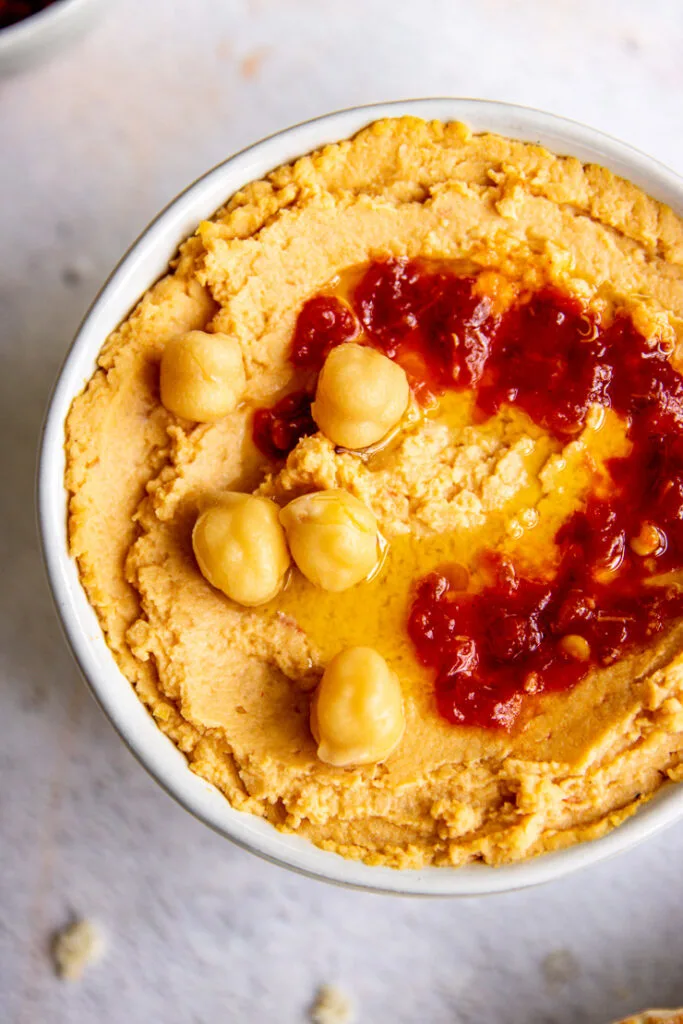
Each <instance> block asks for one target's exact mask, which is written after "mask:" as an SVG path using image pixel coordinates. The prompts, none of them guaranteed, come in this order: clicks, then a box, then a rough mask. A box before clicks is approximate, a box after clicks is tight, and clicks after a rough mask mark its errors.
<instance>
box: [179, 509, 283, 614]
mask: <svg viewBox="0 0 683 1024" xmlns="http://www.w3.org/2000/svg"><path fill="white" fill-rule="evenodd" d="M279 511H280V510H279V508H278V506H277V505H276V504H275V502H274V501H270V500H269V499H268V498H260V497H257V496H255V495H253V494H237V493H236V492H228V493H227V494H224V495H223V496H222V497H221V499H220V501H219V502H217V503H216V504H215V505H212V506H211V507H210V508H207V509H206V511H204V512H202V513H201V515H200V516H199V518H198V519H197V522H196V523H195V527H194V530H193V531H192V546H193V548H194V553H195V558H196V559H197V564H198V565H199V568H200V570H201V572H202V575H203V576H205V577H206V579H207V580H208V581H209V583H211V584H212V586H214V587H217V588H218V590H222V591H223V593H224V594H225V595H226V596H227V597H229V598H231V599H232V600H233V601H237V603H238V604H244V605H248V606H250V605H257V604H265V602H266V601H270V600H271V598H273V597H275V595H276V594H277V593H278V592H279V591H280V590H281V589H282V586H283V583H284V580H285V575H286V573H287V570H288V568H289V565H290V557H289V551H288V550H287V542H286V540H285V533H284V530H283V529H282V527H281V526H280V521H279V519H278V513H279Z"/></svg>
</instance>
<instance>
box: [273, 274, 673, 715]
mask: <svg viewBox="0 0 683 1024" xmlns="http://www.w3.org/2000/svg"><path fill="white" fill-rule="evenodd" d="M474 284H475V280H474V278H471V277H462V276H457V275H456V274H455V273H450V272H447V271H434V270H432V269H429V268H428V267H426V266H423V265H421V264H420V263H419V262H409V261H405V260H390V261H386V262H377V263H374V264H372V265H371V266H370V267H369V269H368V270H367V271H366V273H365V275H364V276H363V277H362V279H361V280H360V282H359V283H358V284H357V286H356V288H355V290H354V292H353V294H352V296H351V299H350V305H347V304H346V303H345V302H343V301H342V300H341V299H338V298H335V297H334V296H319V297H316V298H314V299H311V300H310V301H309V302H307V303H306V304H305V305H304V307H303V309H302V311H301V313H300V315H299V319H298V322H297V326H296V330H295V334H294V340H293V346H292V354H291V359H292V362H293V363H294V364H295V365H296V366H299V367H303V368H305V369H309V370H315V371H317V370H319V369H320V366H321V365H322V363H323V360H324V358H325V356H326V355H327V353H328V352H329V351H330V349H331V348H333V347H334V345H337V344H339V343H340V342H342V341H346V340H348V339H349V338H352V337H354V336H355V335H356V334H358V333H359V331H361V330H362V331H363V332H364V335H365V340H367V341H368V342H369V343H370V344H372V345H373V346H375V347H376V348H378V349H380V350H381V351H382V352H384V353H386V355H388V356H390V357H391V358H392V359H395V360H396V361H397V362H398V363H400V364H401V365H402V366H403V367H404V368H405V370H406V372H407V374H408V376H409V378H410V380H411V384H412V386H413V389H414V391H415V393H416V395H417V396H418V398H424V397H426V396H428V395H431V394H439V393H443V392H444V391H445V390H446V389H452V388H455V389H473V390H474V391H475V392H476V403H477V409H478V410H479V412H480V414H481V415H482V417H483V418H485V417H487V416H490V415H491V414H493V413H494V412H495V411H496V410H497V409H498V408H499V407H500V406H501V405H502V404H503V403H508V404H512V405H518V406H520V407H521V408H522V409H524V410H525V411H526V412H527V413H528V415H529V416H530V417H531V418H532V419H533V420H534V421H535V422H536V423H537V424H539V425H540V426H542V427H544V428H545V429H546V430H548V431H549V432H550V433H552V434H553V435H555V436H556V437H558V438H560V439H562V440H563V441H567V440H569V439H571V438H572V437H574V436H576V435H577V434H578V432H579V431H580V430H581V429H582V427H583V425H584V423H585V420H586V416H587V413H588V410H589V408H590V406H591V405H593V404H595V403H599V404H601V405H603V406H609V407H611V408H612V409H614V410H615V411H616V412H617V413H619V414H620V415H621V416H623V417H624V418H625V419H626V421H627V423H628V425H629V426H628V436H629V439H630V441H631V442H632V450H631V453H630V454H629V456H628V457H627V458H622V459H612V460H611V461H610V462H609V464H608V469H609V473H610V476H611V479H612V487H611V489H610V493H609V496H608V497H598V496H597V495H593V496H591V497H589V498H588V500H587V502H586V505H585V508H584V509H583V510H581V511H579V512H577V513H575V514H574V515H573V516H572V517H571V519H570V520H569V521H568V522H567V523H565V524H564V525H563V526H562V527H561V529H560V530H559V531H558V533H557V535H556V542H557V544H558V545H559V549H560V564H559V568H558V569H557V573H556V576H555V577H554V578H553V579H551V580H542V579H531V578H527V577H525V576H524V575H523V574H522V573H521V572H520V571H519V570H518V569H516V568H515V566H514V565H513V564H512V563H511V562H510V561H509V560H508V559H503V558H500V557H499V558H497V559H495V558H494V557H493V556H490V557H489V569H490V574H491V580H492V582H491V583H490V584H489V585H488V586H487V587H485V589H484V590H482V591H479V592H478V593H468V592H466V591H463V590H458V589H456V588H455V587H454V586H453V584H452V582H451V581H450V580H451V579H452V578H453V574H451V576H450V579H449V575H448V574H447V572H444V574H443V575H441V574H439V573H432V574H430V575H429V576H428V577H427V578H426V579H424V580H422V581H420V582H417V583H416V588H415V595H414V600H413V604H412V607H411V610H410V614H409V619H408V632H409V634H410V637H411V639H412V642H413V644H414V646H415V650H416V653H417V657H418V658H419V660H420V661H421V662H422V663H423V664H424V665H426V666H428V667H429V668H431V669H433V670H434V672H435V691H436V701H437V706H438V710H439V712H440V714H441V715H442V716H443V717H444V718H445V719H447V720H448V721H449V722H452V723H455V724H460V725H476V726H483V727H489V728H503V729H510V728H511V727H512V726H513V724H514V722H515V720H516V719H517V717H518V715H519V713H520V710H521V708H522V705H523V703H524V700H525V698H526V697H527V695H529V694H538V693H541V692H543V691H546V692H549V691H560V690H567V689H569V688H570V687H572V686H574V685H575V684H576V683H577V682H578V681H579V680H580V679H582V678H583V677H584V676H585V675H586V674H587V672H588V671H589V669H590V668H592V667H594V666H604V665H609V664H611V663H612V662H614V661H616V660H617V659H618V658H620V657H622V655H624V654H625V653H627V652H629V651H630V650H633V649H635V648H636V647H638V645H643V644H646V643H647V642H648V641H649V640H650V639H651V638H652V637H653V636H655V635H656V634H658V633H660V632H661V631H662V630H664V629H665V627H666V626H667V624H669V623H671V622H672V620H673V619H675V618H677V617H679V616H681V615H683V593H679V591H678V589H677V588H676V587H675V586H674V585H670V586H668V587H667V586H652V585H648V583H647V582H646V581H647V580H648V578H649V577H651V576H653V575H657V574H660V573H665V572H670V571H672V570H678V569H681V568H683V377H681V375H680V374H679V373H678V372H677V371H676V370H674V369H673V367H672V366H671V364H670V363H669V361H668V359H667V357H666V353H665V352H664V351H662V350H661V349H658V348H656V347H655V348H653V347H652V346H651V345H649V344H648V343H647V342H646V341H645V339H644V337H643V336H642V335H641V334H639V332H638V331H637V330H636V328H635V326H634V324H633V323H632V321H631V319H630V318H629V317H627V316H626V315H619V316H617V317H616V319H614V320H613V321H612V322H611V323H610V324H608V325H602V324H601V323H600V322H599V320H598V319H597V318H596V317H595V316H593V315H592V314H588V313H586V312H585V311H584V310H583V309H582V308H581V306H580V304H579V303H578V302H577V301H575V300H573V299H571V298H569V297H568V296H566V295H563V294H561V293H560V292H559V291H555V290H551V289H545V290H543V291H540V292H538V293H536V294H534V295H532V296H531V297H527V298H524V299H521V300H519V301H517V302H516V303H515V304H514V305H513V306H512V307H511V308H510V309H508V310H507V312H505V313H504V314H502V315H496V314H494V312H493V310H492V306H491V303H490V301H489V300H488V299H487V298H485V297H481V296H480V295H478V294H477V293H476V290H475V288H474ZM351 307H352V308H351ZM454 339H456V340H457V344H454ZM288 402H289V403H290V405H291V409H290V406H288V405H287V403H288ZM283 405H284V406H285V409H284V410H283V409H282V406H283ZM265 417H270V419H269V420H268V421H267V422H268V429H266V427H265V426H264V424H265V423H266V419H265ZM283 424H284V426H283ZM314 429H315V425H314V424H313V422H312V420H311V419H310V397H309V396H308V394H307V393H299V394H297V395H294V396H288V398H285V399H284V400H283V401H282V402H280V403H279V404H278V406H275V407H274V408H273V409H272V410H260V411H259V412H258V413H257V414H256V418H255V422H254V436H255V440H256V443H257V444H258V445H259V447H260V448H261V450H262V451H264V452H265V453H266V454H268V455H271V457H281V458H282V457H284V456H285V455H286V454H287V451H288V450H289V449H290V448H291V447H293V446H294V444H296V441H298V439H299V437H301V436H303V435H304V434H306V433H310V432H312V431H313V430H314ZM455 577H456V579H457V574H455ZM566 636H571V637H572V638H573V639H572V641H570V642H569V644H567V643H566V642H563V638H564V637H566ZM577 637H579V638H583V640H584V641H587V644H588V647H586V645H585V644H582V643H581V641H579V642H578V645H577V642H576V639H575V638H577ZM577 649H578V653H577ZM570 650H572V651H573V653H570Z"/></svg>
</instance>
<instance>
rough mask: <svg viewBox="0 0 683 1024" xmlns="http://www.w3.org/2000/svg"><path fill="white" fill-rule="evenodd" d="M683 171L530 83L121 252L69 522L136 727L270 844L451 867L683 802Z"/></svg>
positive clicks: (385, 121) (70, 493)
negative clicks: (544, 107)
mask: <svg viewBox="0 0 683 1024" xmlns="http://www.w3.org/2000/svg"><path fill="white" fill-rule="evenodd" d="M682 215H683V181H681V179H680V178H678V177H677V176H676V175H675V174H674V173H673V172H671V171H669V170H668V169H667V168H665V167H663V166H661V165H660V164H658V163H657V162H656V161H654V160H652V159H650V158H649V157H647V156H645V155H643V154H641V153H638V152H636V151H635V150H633V149H631V148H629V147H628V146H626V145H624V144H622V143H620V142H617V141H615V140H613V139H610V138H608V137H606V136H604V135H602V134H600V133H597V132H594V131H592V130H590V129H588V128H585V127H583V126H581V125H578V124H575V123H572V122H569V121H564V120H562V119H559V118H557V117H553V116H551V115H548V114H544V113H540V112H538V111H533V110H527V109H524V108H519V107H513V106H509V105H506V104H500V103H492V102H484V101H476V100H456V99H435V100H419V101H412V102H401V103H390V104H384V105H380V106H374V107H366V108H357V109H353V110H348V111H343V112H341V113H337V114H333V115H330V116H328V117H323V118H320V119H318V120H315V121H312V122H308V123H306V124H302V125H299V126H297V127H295V128H291V129H289V130H287V131H285V132H282V133H280V134H278V135H276V136H273V137H271V138H269V139H266V140H265V141H263V142H260V143H258V144H257V145H255V146H253V147H251V148H249V149H247V150H245V151H244V152H242V153H240V154H238V155H237V156H234V157H232V158H231V159H229V160H227V161H226V162H225V163H223V164H221V165H220V166H218V167H217V168H215V169H214V170H212V171H210V172H209V173H208V174H207V175H206V176H205V177H203V178H201V179H200V180H199V181H197V182H196V183H195V184H194V185H192V186H190V188H189V189H188V190H187V191H186V192H184V193H183V194H182V195H181V196H180V197H179V198H178V199H176V200H175V201H174V202H173V203H172V204H171V205H170V206H169V207H168V208H167V209H166V210H165V211H164V212H163V213H162V214H161V215H160V216H159V218H158V219H157V220H156V221H155V222H154V223H153V224H152V225H151V226H150V227H149V228H148V229H147V231H146V232H145V233H144V234H143V236H142V237H141V238H140V239H139V241H138V242H136V244H135V245H134V246H133V247H132V249H131V250H130V251H129V252H128V254H127V255H126V256H125V257H124V258H123V260H122V262H121V263H120V264H119V266H118V268H117V269H116V270H115V271H114V273H113V275H112V277H111V278H110V280H109V281H108V282H107V284H106V285H105V286H104V288H103V290H102V292H101V293H100V295H99V297H98V298H97V300H96V301H95V303H94V305H93V307H92V308H91V310H90V312H89V313H88V315H87V316H86V319H85V321H84V323H83V325H82V327H81V329H80V331H79V334H78V336H77V337H76V340H75V341H74V343H73V346H72V348H71V350H70V352H69V354H68V356H67V359H66V362H65V364H64V367H63V369H62V371H61V374H60V377H59V380H58V382H57V385H56V388H55V391H54V393H53V396H52V399H51V403H50V408H49V411H48V415H47V419H46V423H45V427H44V434H43V439H42V450H41V457H40V469H39V486H38V497H39V518H40V528H41V535H42V543H43V550H44V554H45V559H46V564H47V569H48V575H49V579H50V583H51V587H52V591H53V595H54V598H55V602H56V605H57V609H58V612H59V615H60V618H61V620H62V623H63V625H64V628H65V632H66V635H67V637H68V640H69V642H70V644H71V647H72V649H73V652H74V654H75V657H76V659H77V661H78V664H79V666H80V668H81V670H82V672H83V675H84V676H85V678H86V680H87V682H88V683H89V685H90V687H91V689H92V691H93V693H94V695H95V697H96V698H97V700H98V701H99V703H100V704H101V706H102V708H103V709H104V711H105V713H106V714H107V715H108V717H109V718H110V719H111V721H112V723H113V724H114V726H115V727H116V728H117V730H118V731H119V733H120V734H121V736H122V738H123V739H124V741H125V742H126V743H127V744H128V746H129V747H130V748H131V750H132V751H133V753H135V754H136V756H137V757H138V758H139V759H140V761H141V762H142V763H143V764H144V765H145V767H146V768H147V769H148V770H149V771H150V772H151V774H152V775H153V776H154V777H155V778H156V779H157V780H158V781H159V782H160V783H161V785H162V786H163V787H164V788H165V789H166V790H167V791H168V792H169V793H171V794H172V795H173V796H174V797H175V798H176V799H177V800H179V801H180V803H181V804H183V805H184V806H185V807H186V808H187V809H188V810H189V811H191V812H192V813H193V814H194V815H196V816H197V817H198V818H200V819H201V820H202V821H204V822H205V823H206V824H208V825H209V826H211V827H212V828H214V829H216V830H217V831H218V832H220V833H222V834H223V835H225V836H227V837H229V838H230V839H232V840H233V841H235V842H237V843H239V844H241V845H242V846H244V847H246V848H248V849H250V850H252V851H253V852H255V853H257V854H260V855H261V856H263V857H266V858H268V859H270V860H272V861H275V862H277V863H280V864H283V865H285V866H287V867H290V868H293V869H295V870H298V871H301V872H304V873H307V874H310V875H313V876H315V877H318V878H322V879H326V880H328V881H333V882H338V883H342V884H347V885H352V886H358V887H364V888H368V889H373V890H377V891H385V892H396V893H411V894H425V895H429V894H431V895H460V894H477V893H489V892H498V891H504V890H508V889H513V888H519V887H523V886H526V885H531V884H535V883H538V882H542V881H545V880H548V879H552V878H556V877H558V876H560V875H562V874H565V873H567V872H568V871H571V870H573V869H575V868H578V867H580V866H582V865H586V864H589V863H591V862H594V861H597V860H600V859H603V858H604V857H607V856H609V855H611V854H613V853H615V852H617V851H618V850H623V849H625V848H627V847H629V846H631V845H633V844H635V843H636V842H638V841H640V840H641V839H643V838H644V837H646V836H647V835H651V834H652V833H654V832H655V831H657V830H659V829H660V828H662V827H664V826H665V825H667V824H669V823H671V822H673V821H675V820H677V819H679V818H680V817H681V815H683V790H681V789H680V787H679V786H678V785H677V783H678V781H679V780H680V779H681V778H682V777H683V657H682V651H683V375H682V374H681V370H682V369H683V365H682V357H681V342H682V340H683V220H681V216H682Z"/></svg>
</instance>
